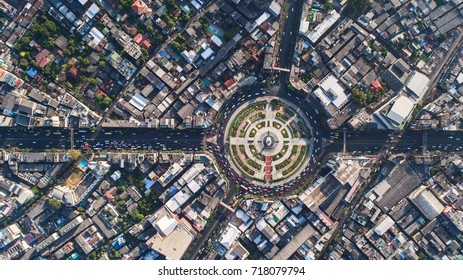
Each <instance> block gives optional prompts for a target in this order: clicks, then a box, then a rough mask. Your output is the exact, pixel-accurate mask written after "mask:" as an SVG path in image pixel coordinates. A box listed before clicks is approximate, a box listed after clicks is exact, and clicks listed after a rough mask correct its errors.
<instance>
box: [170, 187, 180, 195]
mask: <svg viewBox="0 0 463 280" xmlns="http://www.w3.org/2000/svg"><path fill="white" fill-rule="evenodd" d="M177 192H178V189H177V188H176V187H172V188H171V189H170V190H169V193H170V194H171V195H174V194H176V193H177Z"/></svg>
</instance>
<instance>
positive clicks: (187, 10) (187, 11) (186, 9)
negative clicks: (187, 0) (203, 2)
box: [182, 5, 190, 13]
mask: <svg viewBox="0 0 463 280" xmlns="http://www.w3.org/2000/svg"><path fill="white" fill-rule="evenodd" d="M182 11H184V12H185V13H189V12H190V7H188V6H187V5H185V6H183V8H182Z"/></svg>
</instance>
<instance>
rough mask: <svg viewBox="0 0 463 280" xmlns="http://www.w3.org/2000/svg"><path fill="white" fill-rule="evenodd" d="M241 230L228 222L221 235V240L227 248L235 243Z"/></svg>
mask: <svg viewBox="0 0 463 280" xmlns="http://www.w3.org/2000/svg"><path fill="white" fill-rule="evenodd" d="M240 234H241V232H240V231H239V229H237V228H236V227H235V226H234V225H232V224H228V225H227V228H225V230H224V232H223V233H222V235H221V236H220V237H219V242H220V244H222V246H224V247H225V248H226V249H230V247H231V245H233V243H235V241H236V240H238V238H239V237H240Z"/></svg>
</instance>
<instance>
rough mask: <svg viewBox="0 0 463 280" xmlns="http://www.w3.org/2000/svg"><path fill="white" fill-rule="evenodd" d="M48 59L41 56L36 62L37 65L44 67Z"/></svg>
mask: <svg viewBox="0 0 463 280" xmlns="http://www.w3.org/2000/svg"><path fill="white" fill-rule="evenodd" d="M49 61H50V60H49V59H48V58H46V57H45V58H42V59H41V60H40V61H39V62H38V63H37V66H39V67H40V68H43V67H45V65H47V63H48V62H49Z"/></svg>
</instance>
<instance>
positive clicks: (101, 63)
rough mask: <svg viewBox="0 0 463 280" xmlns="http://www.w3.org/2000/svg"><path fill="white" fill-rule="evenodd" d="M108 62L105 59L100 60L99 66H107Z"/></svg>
mask: <svg viewBox="0 0 463 280" xmlns="http://www.w3.org/2000/svg"><path fill="white" fill-rule="evenodd" d="M106 64H107V62H106V61H104V60H100V61H99V62H98V66H99V67H101V68H103V67H105V66H106Z"/></svg>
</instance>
